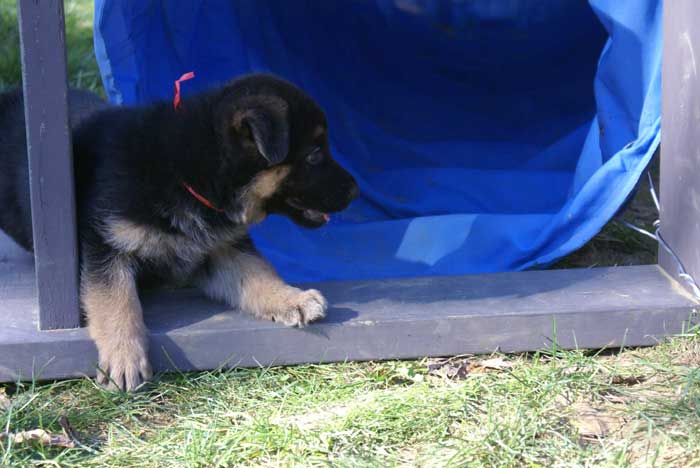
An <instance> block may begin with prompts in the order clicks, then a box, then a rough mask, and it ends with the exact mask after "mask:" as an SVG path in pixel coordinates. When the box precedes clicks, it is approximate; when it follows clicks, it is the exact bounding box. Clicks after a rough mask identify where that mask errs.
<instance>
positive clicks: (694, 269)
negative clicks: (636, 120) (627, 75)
mask: <svg viewBox="0 0 700 468" xmlns="http://www.w3.org/2000/svg"><path fill="white" fill-rule="evenodd" d="M662 66H663V70H662V74H663V79H662V119H661V120H662V126H663V131H662V134H661V135H662V138H661V231H662V235H663V237H664V239H665V240H666V242H668V244H669V245H670V246H671V248H672V249H673V250H674V252H676V254H677V255H678V257H679V258H680V259H681V261H682V262H683V264H684V266H685V268H686V270H687V271H688V273H690V275H691V276H693V277H694V278H695V279H696V280H700V248H699V246H700V184H699V183H698V181H700V2H699V1H698V0H673V1H669V2H665V3H664V40H663V65H662ZM659 263H660V264H661V265H662V266H663V267H664V268H666V269H667V271H669V272H670V273H672V274H677V272H678V269H677V266H676V263H675V262H674V261H673V260H672V259H671V257H670V256H669V255H668V254H667V253H666V252H665V251H664V250H663V249H661V250H660V251H659Z"/></svg>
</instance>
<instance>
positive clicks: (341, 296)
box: [0, 264, 697, 380]
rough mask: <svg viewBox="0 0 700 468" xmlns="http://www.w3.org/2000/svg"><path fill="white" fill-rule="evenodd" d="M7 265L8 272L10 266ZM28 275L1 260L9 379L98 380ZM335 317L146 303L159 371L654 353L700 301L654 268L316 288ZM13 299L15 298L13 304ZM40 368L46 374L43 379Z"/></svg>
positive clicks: (173, 300) (182, 301)
mask: <svg viewBox="0 0 700 468" xmlns="http://www.w3.org/2000/svg"><path fill="white" fill-rule="evenodd" d="M6 265H7V264H6ZM28 277H29V275H27V274H26V272H25V274H24V276H22V275H18V269H17V267H16V266H13V267H9V266H6V267H3V265H2V264H0V283H3V284H10V283H12V284H13V286H11V287H9V288H3V289H0V322H1V323H4V324H5V326H4V328H2V329H0V356H2V359H1V360H0V380H15V379H17V378H18V377H19V376H21V377H22V378H31V375H32V370H34V372H35V373H39V375H40V377H41V378H45V379H50V378H62V377H69V376H76V375H83V374H87V375H94V367H93V366H94V362H95V359H96V351H95V347H94V346H93V344H92V343H91V342H90V340H89V339H88V336H87V333H86V332H85V330H84V329H80V330H64V331H55V332H50V333H47V332H39V331H37V330H36V328H35V327H33V326H31V322H32V320H33V319H32V311H33V310H34V309H33V308H34V304H35V299H34V298H33V296H32V292H31V291H32V289H31V288H30V287H26V283H27V282H29V280H28ZM316 287H318V288H319V289H321V290H322V291H323V292H324V293H325V294H326V296H327V297H328V299H329V301H330V304H331V310H330V312H329V315H328V318H327V319H326V320H324V321H323V322H321V323H318V324H314V325H311V326H309V327H308V328H305V329H290V328H286V327H283V326H281V325H278V324H275V323H271V322H265V321H258V320H254V319H251V318H250V317H248V316H246V315H243V314H239V313H238V312H236V311H231V310H228V308H227V307H226V306H225V305H222V304H216V303H213V302H209V301H207V300H205V299H203V298H202V297H201V296H200V295H199V294H198V293H197V292H195V291H187V290H186V291H177V292H170V293H157V294H153V295H145V297H144V310H145V315H146V321H147V323H148V326H149V329H150V332H151V359H152V360H153V363H154V366H155V368H156V369H157V370H161V371H162V370H172V369H173V366H172V364H171V362H172V363H174V365H175V366H176V367H177V368H178V369H180V370H194V369H212V368H216V367H219V366H220V365H229V366H253V367H254V366H258V365H273V364H280V365H286V364H297V363H304V362H312V363H318V362H333V361H344V360H384V359H399V358H414V357H422V356H445V355H453V354H462V353H489V352H492V351H494V350H496V349H500V350H501V351H504V352H515V351H530V350H537V349H542V348H547V347H549V346H551V342H552V340H553V339H554V337H555V336H556V340H557V342H558V344H559V345H560V346H562V347H565V348H576V347H582V348H601V347H617V346H621V345H623V344H626V345H630V346H635V345H651V344H655V343H656V342H657V340H659V339H660V338H661V337H663V336H665V335H668V334H673V333H678V332H680V331H682V330H683V327H684V326H687V325H688V321H689V320H690V318H691V314H692V313H693V310H694V308H695V307H696V306H697V304H696V302H695V301H694V300H692V299H691V298H690V296H689V295H688V294H687V292H686V291H685V290H683V288H681V287H680V286H679V285H678V284H677V283H676V282H675V281H674V280H673V279H672V278H671V277H670V276H668V275H667V274H665V273H664V272H663V270H662V269H661V268H660V267H658V266H657V265H648V266H640V267H625V268H601V269H589V270H585V269H580V270H553V271H538V272H524V273H498V274H492V275H476V276H459V277H434V278H415V279H396V280H382V281H380V280H375V281H355V282H334V283H323V284H319V285H316ZM10 299H11V300H10ZM40 369H41V371H39V370H40Z"/></svg>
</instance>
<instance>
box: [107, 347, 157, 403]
mask: <svg viewBox="0 0 700 468" xmlns="http://www.w3.org/2000/svg"><path fill="white" fill-rule="evenodd" d="M146 340H147V339H146V338H145V337H144V338H143V339H134V340H129V341H127V342H125V343H119V344H117V345H116V346H105V348H106V349H100V346H99V345H98V350H99V355H100V364H99V367H100V368H99V369H98V370H97V382H98V383H100V384H101V385H103V386H106V387H107V389H108V390H122V391H127V392H128V391H133V390H136V389H137V388H138V387H139V386H141V385H142V384H143V383H144V382H146V381H147V380H149V379H150V378H151V377H152V375H153V372H152V370H151V364H150V362H149V361H148V346H147V343H146Z"/></svg>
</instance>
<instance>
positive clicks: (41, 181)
mask: <svg viewBox="0 0 700 468" xmlns="http://www.w3.org/2000/svg"><path fill="white" fill-rule="evenodd" d="M17 7H18V16H19V31H20V46H21V55H22V81H23V88H24V112H25V117H26V125H27V148H28V157H29V181H30V186H31V204H32V226H33V229H34V256H35V265H36V280H37V289H38V294H39V328H40V329H42V330H51V329H59V328H75V327H78V326H79V325H80V309H79V298H78V255H77V253H78V251H77V242H76V216H75V200H74V184H73V160H72V154H71V138H70V128H69V122H68V102H67V100H68V96H67V94H68V86H67V71H66V36H65V25H64V17H63V2H62V1H57V0H40V1H36V0H19V1H18V3H17Z"/></svg>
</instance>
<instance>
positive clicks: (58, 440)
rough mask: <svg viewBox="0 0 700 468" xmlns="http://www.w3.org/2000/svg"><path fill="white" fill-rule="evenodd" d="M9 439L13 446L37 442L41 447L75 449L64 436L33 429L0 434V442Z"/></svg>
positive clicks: (73, 443)
mask: <svg viewBox="0 0 700 468" xmlns="http://www.w3.org/2000/svg"><path fill="white" fill-rule="evenodd" d="M7 439H10V440H12V442H13V443H15V444H22V443H24V442H29V441H37V442H39V443H40V444H41V445H47V446H51V447H65V448H75V442H73V441H72V440H71V439H70V437H68V436H67V435H65V434H52V433H50V432H46V431H45V430H43V429H33V430H31V431H20V432H14V433H13V432H9V433H8V432H0V441H2V442H4V441H5V440H7Z"/></svg>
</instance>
